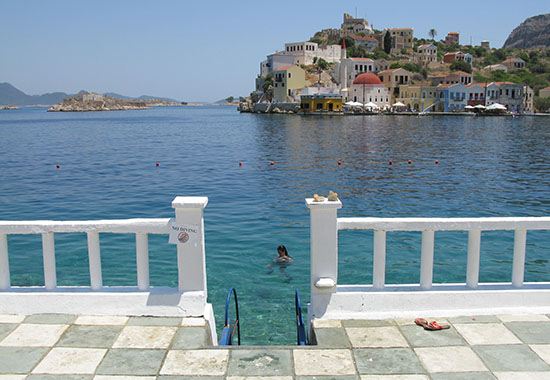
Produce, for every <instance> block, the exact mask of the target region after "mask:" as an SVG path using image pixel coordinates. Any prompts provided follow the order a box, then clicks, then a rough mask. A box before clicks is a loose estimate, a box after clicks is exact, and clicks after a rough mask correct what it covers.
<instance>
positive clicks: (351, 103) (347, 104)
mask: <svg viewBox="0 0 550 380" xmlns="http://www.w3.org/2000/svg"><path fill="white" fill-rule="evenodd" d="M344 104H345V105H346V106H353V105H354V104H355V102H353V101H351V100H350V101H349V102H346V103H344Z"/></svg>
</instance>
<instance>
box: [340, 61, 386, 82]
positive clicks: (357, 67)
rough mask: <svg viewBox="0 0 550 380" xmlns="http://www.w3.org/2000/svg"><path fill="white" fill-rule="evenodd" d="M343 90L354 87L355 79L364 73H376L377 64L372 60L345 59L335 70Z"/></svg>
mask: <svg viewBox="0 0 550 380" xmlns="http://www.w3.org/2000/svg"><path fill="white" fill-rule="evenodd" d="M335 71H336V72H337V73H338V80H339V83H340V86H341V87H342V88H348V87H350V86H351V85H352V83H353V81H354V80H355V78H356V77H357V76H358V75H359V74H362V73H375V72H376V62H375V61H374V60H372V59H370V58H344V59H342V60H341V61H340V64H339V65H338V67H337V70H335Z"/></svg>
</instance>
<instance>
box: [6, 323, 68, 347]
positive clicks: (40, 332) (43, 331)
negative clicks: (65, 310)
mask: <svg viewBox="0 0 550 380" xmlns="http://www.w3.org/2000/svg"><path fill="white" fill-rule="evenodd" d="M67 327H69V326H68V325H43V324H31V323H22V324H20V325H19V326H17V328H16V329H15V330H13V331H12V332H11V333H10V334H9V335H8V336H6V337H5V338H4V339H3V340H2V341H1V342H0V346H4V347H50V346H53V345H54V344H55V343H56V342H57V341H58V340H59V337H60V336H61V335H62V334H63V332H64V331H65V330H66V329H67Z"/></svg>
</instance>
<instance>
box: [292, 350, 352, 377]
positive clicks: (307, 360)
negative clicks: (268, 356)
mask: <svg viewBox="0 0 550 380" xmlns="http://www.w3.org/2000/svg"><path fill="white" fill-rule="evenodd" d="M293 356H294V373H295V374H296V376H320V375H328V376H335V375H355V373H356V372H355V366H354V365H353V358H352V356H351V351H350V350H344V349H332V350H323V349H320V350H309V349H308V350H298V349H295V350H293Z"/></svg>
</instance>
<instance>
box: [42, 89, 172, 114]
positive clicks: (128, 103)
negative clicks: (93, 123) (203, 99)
mask: <svg viewBox="0 0 550 380" xmlns="http://www.w3.org/2000/svg"><path fill="white" fill-rule="evenodd" d="M177 105H179V104H177V103H172V102H168V101H166V100H162V99H144V100H134V99H130V100H125V99H119V98H112V97H110V96H106V95H101V94H96V93H93V92H81V93H78V94H76V95H74V96H72V97H70V98H67V99H63V101H62V102H60V103H57V104H55V105H53V106H52V107H51V108H49V109H48V112H88V111H127V110H143V109H148V108H149V107H158V106H177Z"/></svg>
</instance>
